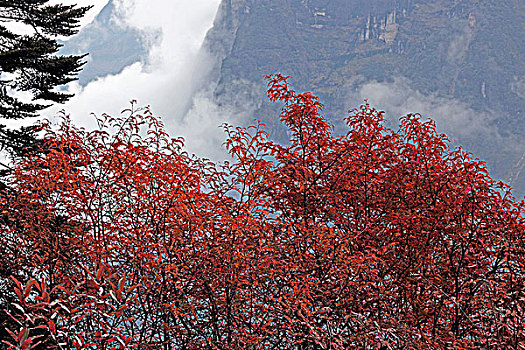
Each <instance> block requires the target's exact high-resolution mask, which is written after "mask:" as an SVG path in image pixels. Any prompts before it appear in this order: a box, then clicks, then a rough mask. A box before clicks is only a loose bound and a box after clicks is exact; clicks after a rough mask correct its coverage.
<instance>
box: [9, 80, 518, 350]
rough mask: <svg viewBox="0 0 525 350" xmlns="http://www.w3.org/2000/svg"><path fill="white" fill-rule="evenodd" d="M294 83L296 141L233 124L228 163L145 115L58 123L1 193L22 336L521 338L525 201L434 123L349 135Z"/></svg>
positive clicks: (173, 344) (289, 105)
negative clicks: (200, 153) (94, 125)
mask: <svg viewBox="0 0 525 350" xmlns="http://www.w3.org/2000/svg"><path fill="white" fill-rule="evenodd" d="M286 79H287V78H286V77H282V76H280V75H276V76H271V77H268V95H269V98H270V99H271V100H272V101H279V102H280V103H282V104H283V105H284V106H283V109H282V113H281V116H280V118H281V121H282V122H283V123H284V125H285V126H286V127H287V128H288V130H289V135H290V142H289V143H288V144H286V145H282V144H278V143H276V142H273V141H272V140H270V139H269V138H268V135H267V133H266V132H265V131H264V126H263V125H262V124H260V123H258V124H256V125H254V126H251V127H248V128H241V127H232V126H225V127H224V128H225V131H226V133H227V141H226V147H227V149H228V151H229V153H230V154H231V156H232V160H231V161H230V162H226V163H213V162H210V161H208V160H205V159H199V158H197V157H194V156H190V155H188V154H187V153H185V152H184V149H183V141H182V140H181V139H172V138H170V137H169V136H168V135H167V134H166V132H165V131H164V129H163V127H162V124H161V122H160V121H159V120H158V119H156V118H155V117H153V116H152V115H151V113H150V112H149V111H148V110H142V111H134V110H130V111H128V112H127V113H125V114H123V115H122V116H121V117H117V118H112V117H109V116H102V117H101V118H99V119H98V121H99V126H100V128H99V129H98V130H96V131H91V132H88V131H85V130H83V129H79V128H77V127H75V126H74V125H72V124H71V123H70V121H69V120H68V119H67V118H64V119H63V122H62V124H61V125H60V126H59V127H58V128H55V127H53V126H51V125H48V124H44V125H43V128H44V130H45V132H46V135H45V140H46V151H45V152H44V153H40V154H37V155H34V156H32V157H31V158H29V159H24V160H20V161H19V162H18V163H17V164H16V165H15V169H16V170H15V172H14V175H13V177H12V179H11V187H10V189H9V190H8V191H6V192H5V193H4V194H3V195H2V199H1V203H0V204H1V215H2V217H1V218H2V220H1V222H0V223H1V226H0V227H1V236H0V239H1V242H0V243H1V244H0V250H1V252H0V253H1V254H0V258H1V262H2V269H1V271H0V272H1V275H2V280H1V288H2V293H3V295H4V296H5V297H4V299H6V300H8V303H7V304H6V305H7V307H6V310H5V312H6V313H8V314H9V315H11V316H10V322H9V323H8V324H7V325H6V327H7V328H8V329H9V334H10V335H9V337H8V338H7V339H3V341H4V344H6V345H5V346H8V347H10V348H12V349H30V348H38V347H40V348H42V347H58V348H63V349H127V348H136V349H524V348H525V345H524V344H525V324H524V323H525V310H524V308H525V285H524V281H525V280H524V276H525V242H524V231H525V220H524V216H523V214H524V205H523V203H517V202H516V201H515V199H514V198H513V197H512V195H511V193H510V191H509V189H508V188H507V187H506V186H505V185H503V184H501V183H499V182H496V181H494V180H492V179H491V178H490V177H489V175H488V174H487V170H486V167H485V164H484V163H483V162H482V161H479V160H477V159H474V158H473V156H472V155H471V154H469V153H467V152H465V151H463V150H461V149H452V148H451V147H450V146H449V144H448V141H447V139H446V137H445V136H444V135H440V134H438V133H437V132H436V129H435V125H434V123H433V122H432V121H430V120H428V121H425V120H422V119H421V117H420V116H419V115H407V116H404V117H402V118H401V121H400V127H399V130H397V131H394V130H391V129H389V128H387V127H386V126H385V123H384V120H383V113H382V112H379V111H377V110H375V109H373V108H372V107H370V106H369V105H368V104H364V105H362V106H361V107H360V108H358V109H356V110H353V111H351V112H350V115H349V116H348V117H347V118H346V119H345V121H346V124H347V125H348V132H347V133H346V134H345V135H334V131H333V129H334V128H333V126H332V124H330V122H329V121H327V120H326V119H324V118H323V117H322V116H321V115H320V113H321V109H322V107H323V106H322V104H321V103H320V102H319V101H318V99H317V98H316V97H315V96H312V95H311V94H309V93H304V94H297V93H295V92H294V91H293V90H291V89H290V88H289V86H288V83H287V82H286ZM10 276H12V277H10Z"/></svg>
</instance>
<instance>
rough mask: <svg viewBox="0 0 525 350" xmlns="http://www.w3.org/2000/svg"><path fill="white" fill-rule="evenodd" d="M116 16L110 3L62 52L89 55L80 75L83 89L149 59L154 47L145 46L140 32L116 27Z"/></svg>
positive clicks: (112, 3) (69, 41)
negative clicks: (101, 78) (149, 51)
mask: <svg viewBox="0 0 525 350" xmlns="http://www.w3.org/2000/svg"><path fill="white" fill-rule="evenodd" d="M115 12H116V11H115V4H114V2H113V0H110V1H109V2H108V4H107V5H106V6H105V7H104V8H103V9H102V10H101V11H100V13H99V14H98V15H97V17H96V18H95V19H94V20H93V22H91V23H90V24H88V25H87V26H86V27H84V28H83V29H82V30H81V31H80V32H79V33H78V34H77V35H75V36H73V37H72V38H71V39H70V40H68V41H67V42H66V43H65V45H64V46H63V48H62V50H61V52H60V53H61V54H64V55H70V54H81V53H85V52H88V53H89V56H88V57H87V61H88V63H87V64H86V65H85V66H84V68H83V69H82V71H81V72H80V74H79V83H80V85H82V86H85V85H87V84H88V83H89V82H90V81H93V80H95V79H97V78H100V77H104V76H106V75H108V74H118V73H120V72H121V71H122V69H124V68H125V67H127V66H129V65H130V64H133V63H135V62H139V61H144V60H145V58H146V57H147V53H148V49H149V45H150V44H151V43H147V42H144V40H142V39H141V38H142V37H143V36H141V35H140V34H139V32H138V31H137V30H135V29H133V28H130V27H129V26H125V25H122V24H120V23H117V21H116V17H115ZM63 44H64V43H63Z"/></svg>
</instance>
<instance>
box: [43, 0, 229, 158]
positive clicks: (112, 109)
mask: <svg viewBox="0 0 525 350" xmlns="http://www.w3.org/2000/svg"><path fill="white" fill-rule="evenodd" d="M219 3H220V0H192V1H191V2H190V1H187V0H184V1H183V0H132V1H130V0H116V2H115V5H116V9H117V11H116V13H115V20H116V21H117V22H118V24H119V25H124V26H129V27H132V28H136V29H138V30H140V33H142V35H144V36H145V37H146V38H148V37H149V36H150V35H152V33H159V32H160V33H161V37H160V39H159V40H157V41H155V42H154V45H153V46H152V47H151V49H150V52H149V53H148V59H147V63H140V62H137V63H134V64H132V65H130V66H128V67H126V68H125V69H124V70H123V71H122V72H121V73H120V74H118V75H109V76H106V77H103V78H100V79H98V80H96V81H93V82H91V83H89V84H88V85H87V86H85V87H84V88H82V87H80V86H79V85H78V84H76V83H72V84H70V85H69V90H70V91H71V92H73V93H75V97H73V98H72V99H71V100H70V101H69V102H68V103H67V104H65V105H62V106H56V107H54V108H52V109H49V110H48V111H47V114H48V115H55V114H56V112H57V111H58V110H60V109H65V110H66V112H67V113H68V114H70V115H71V117H72V119H73V120H74V121H75V122H77V123H78V124H80V125H83V126H86V127H94V124H95V123H94V119H93V118H92V117H90V113H91V112H93V113H95V114H98V115H100V114H102V113H108V114H113V115H115V114H117V113H120V111H121V110H123V109H125V108H128V107H129V101H130V100H132V99H135V100H137V101H138V105H139V106H145V105H151V108H152V111H153V113H154V114H156V115H158V116H162V119H163V121H164V122H165V123H166V124H167V125H168V129H169V130H170V131H171V132H172V136H184V137H186V139H187V144H188V145H189V149H190V151H192V150H193V151H195V152H204V153H207V151H208V150H210V149H212V148H214V147H216V145H215V144H214V146H211V145H210V142H211V140H217V139H218V138H219V136H218V135H221V136H222V135H223V133H222V131H221V129H220V128H218V127H212V125H211V124H216V126H218V125H220V124H221V123H222V121H220V120H218V119H217V117H216V116H209V117H206V116H205V115H204V112H202V111H203V109H206V110H207V111H209V112H210V113H213V112H212V111H213V110H214V111H215V112H217V109H214V107H211V106H210V103H211V102H210V101H209V100H206V98H204V97H201V100H202V101H203V107H202V108H197V109H196V111H197V110H198V111H199V112H194V115H200V116H201V117H195V120H191V118H190V119H188V118H186V119H184V115H185V112H186V111H187V110H188V108H189V107H190V102H191V97H192V95H193V92H194V89H195V85H196V83H197V81H198V80H199V77H202V76H203V75H204V74H205V73H206V72H207V70H209V69H210V67H211V62H209V61H208V60H209V58H208V57H206V56H205V55H204V54H199V49H200V47H201V45H202V42H203V40H204V37H205V34H206V32H207V30H208V29H209V28H210V27H211V26H212V24H213V19H214V17H215V14H216V12H217V8H218V6H219ZM205 100H206V101H205ZM195 113H196V114H195ZM207 118H208V119H207ZM212 120H213V121H212ZM211 134H213V135H211ZM204 139H206V141H203V140H204ZM212 153H213V151H212Z"/></svg>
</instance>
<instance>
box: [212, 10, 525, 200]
mask: <svg viewBox="0 0 525 350" xmlns="http://www.w3.org/2000/svg"><path fill="white" fill-rule="evenodd" d="M523 38H525V2H524V1H522V0H509V1H499V0H486V1H479V0H463V1H458V0H455V1H453V0H369V1H360V0H285V1H283V0H223V1H222V3H221V6H220V8H219V11H218V14H217V18H216V20H215V23H214V27H213V28H212V29H211V30H210V31H209V32H208V35H207V37H206V41H205V45H204V50H206V51H207V52H209V53H211V55H212V56H214V57H215V59H216V61H215V62H216V66H215V68H214V70H213V71H212V73H211V74H210V76H209V78H208V82H207V83H206V85H209V82H213V83H215V84H216V88H215V90H214V98H215V100H216V102H217V103H218V104H229V105H238V106H239V107H241V106H242V105H244V104H246V103H248V102H250V103H252V104H253V105H255V111H254V117H258V118H262V119H263V120H264V121H265V122H266V123H267V124H269V128H270V130H271V132H272V133H274V134H275V135H276V136H278V137H279V135H281V137H283V135H282V134H280V131H279V130H280V129H279V125H278V122H277V121H276V118H275V107H273V106H271V105H270V104H268V103H267V102H265V98H264V91H265V85H264V80H263V77H264V75H266V74H272V73H278V72H281V73H283V74H286V75H291V76H292V77H293V85H294V86H295V88H297V89H298V90H308V91H313V92H314V93H315V94H318V95H319V96H320V97H321V99H322V101H323V103H324V104H325V105H326V109H325V114H326V115H327V116H328V117H330V118H334V117H335V118H337V119H341V118H342V117H344V116H345V115H346V114H347V113H346V112H347V109H348V108H350V107H355V106H356V103H357V104H359V103H360V102H362V100H359V98H361V97H365V98H366V97H367V96H363V93H364V92H365V91H372V93H371V95H377V93H376V91H374V90H373V87H374V86H375V87H380V88H384V87H389V88H391V90H392V96H389V97H387V96H385V95H384V94H383V95H382V97H381V96H380V98H378V99H377V100H378V101H379V103H378V105H376V107H377V108H380V109H382V108H383V109H386V110H387V112H391V111H389V110H388V107H391V108H390V109H391V110H392V111H393V112H397V111H400V110H402V108H401V107H400V106H403V108H410V106H409V105H408V103H405V102H403V101H393V99H394V100H395V99H396V98H397V99H398V100H399V99H403V98H405V99H409V98H412V97H411V96H410V95H406V94H405V95H403V91H402V90H409V91H412V92H414V94H417V95H418V96H419V100H418V101H419V102H420V104H419V105H422V104H424V103H426V107H425V108H426V110H428V112H426V113H425V116H428V117H432V118H435V119H437V122H438V127H440V128H441V127H443V128H444V129H447V127H448V130H447V133H449V134H451V136H452V137H453V139H454V140H455V141H457V143H459V144H463V145H465V146H466V147H467V148H468V149H469V150H472V151H474V152H475V154H476V156H479V157H481V158H483V159H486V160H487V162H488V165H489V168H490V169H491V172H492V174H494V175H495V176H496V177H498V178H502V179H504V180H510V181H511V182H512V185H513V186H515V187H516V188H517V189H518V193H520V194H521V193H525V171H522V170H523V168H524V167H525V158H523V156H524V155H525V122H524V107H525V64H524V61H523V53H524V52H525V41H524V40H523ZM373 84H375V85H373ZM367 87H368V90H367V89H366V88H367ZM385 101H386V102H385ZM421 101H423V102H421ZM371 102H372V104H374V103H375V102H374V101H373V100H372V101H371ZM382 102H383V104H385V105H386V106H382V105H381V104H382ZM447 105H451V106H452V107H454V108H451V109H450V110H451V111H452V112H453V111H456V112H457V111H462V113H463V111H465V112H464V119H467V117H468V121H467V120H463V121H461V120H459V121H458V120H455V119H453V116H452V115H447V113H448V112H447V111H448V110H447ZM417 107H418V104H414V107H413V108H414V110H412V112H425V111H418V110H417V109H416V108H417ZM438 107H439V108H438ZM427 114H428V115H427ZM433 114H434V115H433ZM461 116H462V115H459V113H458V118H459V117H461ZM394 117H398V116H394ZM456 119H457V118H456ZM454 123H455V124H454ZM447 124H450V125H448V126H447ZM454 127H455V128H456V129H454ZM469 128H472V129H473V130H474V131H472V132H470V131H469V130H470V129H469ZM462 129H464V130H462ZM476 133H477V134H476ZM487 138H489V140H487Z"/></svg>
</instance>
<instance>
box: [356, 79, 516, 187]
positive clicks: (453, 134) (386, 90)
mask: <svg viewBox="0 0 525 350" xmlns="http://www.w3.org/2000/svg"><path fill="white" fill-rule="evenodd" d="M357 81H359V79H358V80H357ZM412 86H413V85H412V83H411V81H410V80H409V79H406V78H403V77H397V78H396V79H394V81H393V82H377V81H372V82H363V83H362V84H360V85H359V86H358V88H357V89H356V90H355V91H353V92H351V93H350V94H349V95H348V100H349V103H350V104H349V105H358V104H360V103H362V101H363V100H364V99H368V101H369V103H370V104H371V105H372V106H373V107H375V108H377V109H380V110H384V111H385V112H386V116H387V118H390V119H389V120H388V121H389V123H391V124H394V123H396V122H397V120H398V119H397V118H398V117H401V116H403V115H406V114H408V113H420V114H421V115H422V117H423V118H431V119H433V120H434V121H435V122H436V126H437V129H438V131H439V132H444V133H445V134H446V135H447V136H448V137H449V139H450V140H451V142H452V144H453V146H459V145H461V146H463V147H464V148H465V149H466V150H467V151H470V152H472V153H473V154H474V155H475V156H476V157H479V158H481V159H485V160H487V161H488V166H489V169H491V171H492V175H493V176H495V177H496V178H501V179H504V180H507V181H518V180H517V179H518V177H519V175H520V172H521V171H522V169H523V168H524V167H525V161H523V160H520V159H521V158H522V157H525V155H523V150H524V149H525V140H522V139H519V138H517V137H515V136H512V135H507V136H503V135H501V134H500V133H499V132H498V129H497V127H496V123H495V119H496V117H497V115H495V114H494V113H491V112H488V111H486V112H480V111H476V110H474V109H473V108H471V107H470V106H469V105H467V104H466V103H464V102H461V101H459V100H457V99H453V98H447V97H443V96H436V95H425V94H423V93H421V92H420V91H418V90H417V89H414V88H413V87H412ZM394 118H395V119H394ZM509 164H515V166H514V167H509ZM519 186H521V187H523V185H519Z"/></svg>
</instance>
